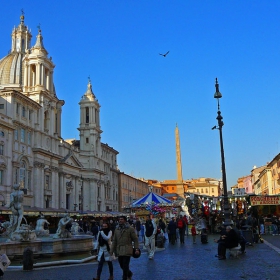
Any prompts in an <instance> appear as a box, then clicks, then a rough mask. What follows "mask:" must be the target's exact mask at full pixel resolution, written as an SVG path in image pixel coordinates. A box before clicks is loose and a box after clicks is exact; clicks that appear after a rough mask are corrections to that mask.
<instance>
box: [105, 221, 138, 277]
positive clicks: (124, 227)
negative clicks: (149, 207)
mask: <svg viewBox="0 0 280 280" xmlns="http://www.w3.org/2000/svg"><path fill="white" fill-rule="evenodd" d="M132 242H134V248H135V255H139V254H140V251H139V242H138V238H137V235H136V233H135V230H134V228H132V227H131V226H130V225H129V223H127V218H126V216H120V217H119V224H118V226H117V227H116V229H115V234H114V237H113V242H112V247H111V250H110V253H111V255H112V254H113V253H115V256H116V257H118V261H119V264H120V267H121V269H122V271H123V276H122V280H131V279H132V275H133V273H132V272H131V271H130V269H129V263H130V258H131V256H132V254H133V246H132Z"/></svg>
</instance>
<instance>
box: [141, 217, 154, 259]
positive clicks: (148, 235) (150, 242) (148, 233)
mask: <svg viewBox="0 0 280 280" xmlns="http://www.w3.org/2000/svg"><path fill="white" fill-rule="evenodd" d="M156 233H157V226H156V223H155V221H154V220H152V219H151V218H150V215H147V216H146V223H145V227H144V236H145V247H146V248H147V250H148V257H149V260H152V259H153V258H154V254H155V236H156Z"/></svg>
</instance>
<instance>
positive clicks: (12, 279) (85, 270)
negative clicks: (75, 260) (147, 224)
mask: <svg viewBox="0 0 280 280" xmlns="http://www.w3.org/2000/svg"><path fill="white" fill-rule="evenodd" d="M214 237H216V238H217V236H213V235H210V236H209V239H208V241H209V243H208V244H201V243H200V238H199V236H198V238H197V244H192V239H191V237H186V240H185V244H183V245H181V244H179V243H177V244H175V245H171V244H165V247H166V249H165V250H163V251H159V252H157V253H156V254H155V258H154V260H148V257H147V254H146V253H145V252H144V251H143V253H142V255H141V257H140V258H139V259H133V258H132V259H131V270H132V271H133V273H134V275H133V279H134V280H162V279H166V280H200V279H203V280H204V279H222V280H223V279H230V280H235V279H245V280H249V279H253V280H258V279H259V280H265V279H266V280H274V279H275V280H276V279H277V280H278V279H280V265H279V262H280V255H279V254H280V236H263V238H264V240H265V243H262V244H260V243H258V244H255V245H254V246H253V247H247V248H246V252H247V253H246V254H245V255H240V256H239V257H238V258H237V259H235V258H229V257H227V259H226V260H218V259H217V258H215V254H216V253H217V244H216V243H214V242H213V239H214ZM113 265H114V279H115V280H121V279H122V277H121V270H120V268H119V265H118V262H117V261H114V262H113ZM96 269H97V265H96V263H86V264H80V265H68V266H60V267H48V268H36V269H34V270H33V271H29V272H25V271H22V270H17V271H13V270H7V271H6V273H5V275H4V277H3V280H54V279H55V280H56V279H57V280H91V279H92V278H93V277H94V276H96ZM108 278H109V272H108V266H107V264H104V267H103V273H102V275H101V279H102V280H103V279H104V280H107V279H108Z"/></svg>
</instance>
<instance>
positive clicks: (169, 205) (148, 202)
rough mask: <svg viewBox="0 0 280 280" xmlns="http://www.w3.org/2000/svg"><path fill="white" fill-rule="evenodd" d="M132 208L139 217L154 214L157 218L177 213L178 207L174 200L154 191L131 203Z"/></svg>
mask: <svg viewBox="0 0 280 280" xmlns="http://www.w3.org/2000/svg"><path fill="white" fill-rule="evenodd" d="M131 210H132V212H133V213H134V214H135V215H136V216H137V217H140V218H141V217H144V216H146V215H152V216H153V217H157V218H169V217H173V216H174V215H177V213H178V209H177V208H176V207H175V206H174V204H173V202H172V201H170V200H169V199H166V198H164V197H163V196H160V195H158V194H155V193H153V192H152V191H151V192H149V193H148V194H146V195H145V196H143V197H142V198H140V199H138V200H136V201H135V202H133V203H132V204H131Z"/></svg>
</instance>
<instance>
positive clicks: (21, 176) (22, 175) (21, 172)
mask: <svg viewBox="0 0 280 280" xmlns="http://www.w3.org/2000/svg"><path fill="white" fill-rule="evenodd" d="M25 179H26V177H25V168H20V169H19V180H20V184H21V185H22V187H23V188H25Z"/></svg>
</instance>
